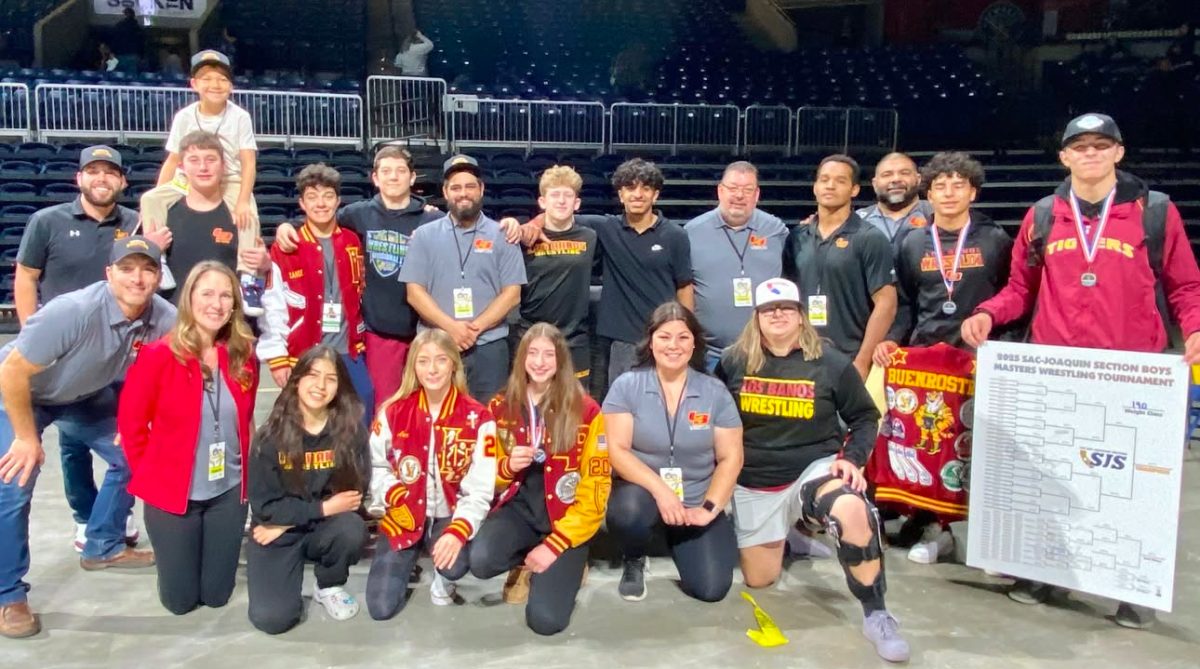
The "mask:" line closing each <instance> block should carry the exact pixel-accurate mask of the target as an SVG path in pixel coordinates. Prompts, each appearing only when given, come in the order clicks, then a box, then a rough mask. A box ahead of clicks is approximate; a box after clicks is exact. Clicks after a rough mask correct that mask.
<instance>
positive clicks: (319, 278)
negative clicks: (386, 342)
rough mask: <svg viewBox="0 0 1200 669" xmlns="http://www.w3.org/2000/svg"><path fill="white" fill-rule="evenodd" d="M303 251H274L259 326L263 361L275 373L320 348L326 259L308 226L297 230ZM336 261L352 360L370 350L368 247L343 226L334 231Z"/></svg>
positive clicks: (258, 347) (272, 249)
mask: <svg viewBox="0 0 1200 669" xmlns="http://www.w3.org/2000/svg"><path fill="white" fill-rule="evenodd" d="M296 232H297V233H298V234H299V235H300V244H299V247H298V248H297V249H296V250H295V251H294V252H292V253H284V252H283V251H280V250H279V247H278V246H276V245H272V246H271V273H270V274H269V275H268V277H267V289H266V292H264V294H263V308H264V309H265V310H266V314H265V315H264V316H263V318H262V320H261V321H260V323H261V324H262V326H263V332H262V337H261V338H260V339H259V341H258V346H257V351H256V352H257V353H258V357H259V358H260V359H262V360H266V361H267V365H268V366H269V367H270V368H271V369H273V370H274V369H281V368H290V367H293V366H295V364H296V360H297V359H298V358H299V357H300V356H301V355H303V354H304V352H305V351H307V350H308V349H310V348H312V347H313V346H316V345H317V344H319V343H321V334H322V333H321V315H322V314H321V311H322V307H324V305H325V277H324V271H325V259H324V255H323V254H322V250H321V243H320V242H319V241H317V238H316V237H315V236H314V235H313V232H312V229H311V228H310V227H309V225H308V223H305V224H304V225H302V226H300V228H299V229H298V230H297V231H296ZM331 239H332V241H333V251H334V255H335V258H334V262H335V264H336V266H337V273H338V287H339V288H340V289H341V292H342V294H341V295H340V296H339V300H340V301H341V304H342V318H343V319H344V320H345V323H346V330H347V333H348V335H349V337H348V339H349V344H350V356H351V357H353V358H357V357H358V356H360V355H362V354H363V352H364V351H365V350H366V345H365V344H364V343H363V332H364V331H365V330H366V326H364V325H363V320H362V294H363V288H364V286H365V285H366V279H365V274H364V271H365V266H364V263H363V247H362V242H361V241H359V239H358V235H356V234H354V231H353V230H348V229H346V228H343V227H342V226H340V225H335V226H334V228H333V236H332V238H331Z"/></svg>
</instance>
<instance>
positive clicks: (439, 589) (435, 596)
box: [429, 571, 458, 606]
mask: <svg viewBox="0 0 1200 669" xmlns="http://www.w3.org/2000/svg"><path fill="white" fill-rule="evenodd" d="M429 599H430V600H432V601H433V605H434V606H454V605H455V604H457V603H458V588H457V587H456V586H455V585H454V584H453V583H451V582H450V581H447V580H446V578H445V577H444V576H442V575H441V574H439V573H437V571H434V572H433V582H432V583H430V584H429Z"/></svg>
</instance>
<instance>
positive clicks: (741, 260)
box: [721, 224, 754, 276]
mask: <svg viewBox="0 0 1200 669" xmlns="http://www.w3.org/2000/svg"><path fill="white" fill-rule="evenodd" d="M744 229H745V230H746V241H745V242H742V250H741V251H738V248H737V245H736V244H734V243H733V235H731V234H729V226H728V225H724V224H722V226H721V230H723V231H724V232H725V239H726V240H728V241H729V248H731V249H733V253H734V255H736V256H737V259H738V271H739V272H741V275H742V276H746V249H748V248H750V238H751V237H752V236H754V231H753V230H751V229H750V226H749V225H746V226H744Z"/></svg>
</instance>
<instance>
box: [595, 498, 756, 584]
mask: <svg viewBox="0 0 1200 669" xmlns="http://www.w3.org/2000/svg"><path fill="white" fill-rule="evenodd" d="M607 523H608V531H609V533H610V534H612V536H613V538H614V539H616V541H617V544H618V545H620V546H621V550H622V552H624V554H625V558H626V559H636V558H640V557H644V556H645V555H646V551H647V549H648V547H649V546H650V542H651V541H652V540H653V539H654V536H655V534H656V533H658V532H664V531H665V532H666V540H667V547H668V548H669V549H670V551H671V558H672V559H673V560H674V561H675V568H676V569H678V570H679V584H680V587H682V588H683V591H684V593H686V594H687V595H688V596H690V597H695V598H696V599H699V600H701V601H704V602H719V601H721V600H722V599H724V598H725V595H726V594H727V593H728V592H729V588H730V586H731V585H733V568H734V567H735V566H737V561H738V549H737V537H736V536H735V535H734V532H733V523H731V522H730V521H729V517H728V516H726V515H725V513H724V512H721V513H720V514H718V515H717V517H716V518H714V519H713V521H712V522H711V523H709V524H708V525H706V526H705V527H691V526H683V527H674V526H669V525H666V524H664V523H663V521H662V516H661V515H659V513H658V504H656V503H655V501H654V497H653V496H652V495H651V494H650V492H649V491H647V490H646V489H645V488H643V487H641V486H639V485H637V484H634V483H630V482H628V481H623V480H621V479H613V490H612V496H611V497H610V498H609V500H608V517H607Z"/></svg>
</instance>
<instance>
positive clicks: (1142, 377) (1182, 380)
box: [967, 342, 1190, 611]
mask: <svg viewBox="0 0 1200 669" xmlns="http://www.w3.org/2000/svg"><path fill="white" fill-rule="evenodd" d="M1188 381H1189V369H1188V366H1187V365H1186V364H1185V363H1184V362H1183V359H1182V357H1180V356H1177V355H1159V354H1151V353H1130V352H1127V351H1104V350H1097V349H1082V348H1065V347H1059V346H1040V345H1033V344H1013V343H1003V342H988V343H987V344H985V345H984V346H983V347H981V348H980V349H979V355H978V360H977V375H976V397H975V440H974V456H973V461H972V471H971V499H970V520H969V522H968V528H969V529H968V543H967V564H968V565H970V566H972V567H978V568H981V569H988V570H992V571H997V572H1000V573H1003V574H1008V575H1010V576H1014V577H1020V578H1028V579H1033V580H1037V581H1041V582H1043V583H1050V584H1053V585H1057V586H1062V587H1065V588H1070V589H1071V590H1078V591H1082V592H1087V593H1091V594H1095V595H1100V596H1103V597H1109V598H1111V599H1115V600H1119V601H1124V602H1130V603H1132V604H1141V605H1144V606H1149V607H1152V608H1155V609H1158V610H1160V611H1170V610H1171V600H1172V596H1173V594H1174V586H1175V548H1176V538H1177V531H1178V526H1179V492H1180V482H1181V478H1182V465H1183V449H1184V446H1185V440H1186V438H1187V427H1186V426H1187V414H1188V409H1189V404H1190V402H1189V398H1188Z"/></svg>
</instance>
